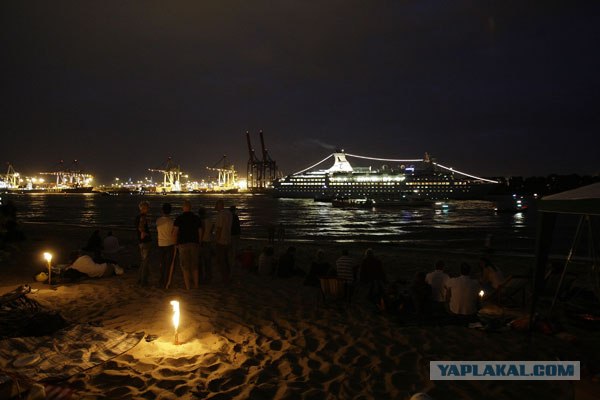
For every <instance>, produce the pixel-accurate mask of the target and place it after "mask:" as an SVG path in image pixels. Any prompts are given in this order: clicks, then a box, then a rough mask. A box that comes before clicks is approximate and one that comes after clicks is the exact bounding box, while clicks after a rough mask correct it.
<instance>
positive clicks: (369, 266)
mask: <svg viewBox="0 0 600 400" xmlns="http://www.w3.org/2000/svg"><path fill="white" fill-rule="evenodd" d="M386 282H387V279H386V276H385V271H384V270H383V265H382V263H381V260H379V259H378V258H377V257H375V254H374V253H373V249H367V251H365V258H364V259H363V261H362V264H361V266H360V283H361V284H363V285H368V287H369V291H368V294H367V298H368V299H369V300H370V301H375V302H376V301H378V299H379V298H381V296H382V295H383V292H384V287H385V283H386Z"/></svg>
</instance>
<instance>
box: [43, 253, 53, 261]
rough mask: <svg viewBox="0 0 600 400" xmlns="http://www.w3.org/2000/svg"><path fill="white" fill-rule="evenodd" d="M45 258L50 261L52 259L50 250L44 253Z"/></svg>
mask: <svg viewBox="0 0 600 400" xmlns="http://www.w3.org/2000/svg"><path fill="white" fill-rule="evenodd" d="M44 260H46V261H48V262H50V261H52V254H50V253H48V252H46V253H44Z"/></svg>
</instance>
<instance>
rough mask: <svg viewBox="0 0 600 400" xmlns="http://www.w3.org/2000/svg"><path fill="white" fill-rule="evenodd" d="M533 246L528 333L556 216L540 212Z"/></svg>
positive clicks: (542, 278)
mask: <svg viewBox="0 0 600 400" xmlns="http://www.w3.org/2000/svg"><path fill="white" fill-rule="evenodd" d="M539 214H540V215H539V220H538V227H537V239H536V244H535V270H534V271H533V272H534V273H533V294H532V296H531V311H530V314H529V332H530V333H531V332H532V331H533V320H534V316H535V309H536V306H537V301H538V298H539V295H540V293H541V291H542V287H543V286H544V275H545V272H546V264H547V262H548V252H549V249H550V246H551V244H552V236H553V235H552V233H553V231H554V226H555V225H556V214H554V213H547V212H540V213H539Z"/></svg>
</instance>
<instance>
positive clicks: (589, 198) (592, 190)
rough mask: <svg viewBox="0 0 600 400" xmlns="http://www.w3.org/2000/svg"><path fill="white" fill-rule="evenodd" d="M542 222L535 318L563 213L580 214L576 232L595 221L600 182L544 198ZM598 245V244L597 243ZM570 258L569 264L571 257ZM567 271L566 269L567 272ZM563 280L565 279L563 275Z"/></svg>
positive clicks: (540, 208)
mask: <svg viewBox="0 0 600 400" xmlns="http://www.w3.org/2000/svg"><path fill="white" fill-rule="evenodd" d="M538 212H539V213H540V215H539V217H540V218H539V221H538V227H537V241H536V249H535V256H536V259H535V263H536V264H535V280H534V292H533V299H532V304H531V317H532V318H533V315H534V312H535V307H536V303H537V299H538V297H539V295H540V292H541V290H542V287H543V284H544V276H545V272H546V264H547V262H548V253H549V251H550V248H551V245H552V236H553V233H554V229H555V225H556V217H557V215H559V214H573V215H579V218H580V222H579V226H578V228H577V232H576V233H575V237H576V239H577V236H578V234H579V231H580V228H581V226H582V223H583V221H584V220H585V221H588V223H590V224H591V220H592V216H598V215H600V183H594V184H591V185H587V186H582V187H580V188H577V189H573V190H567V191H566V192H561V193H556V194H553V195H550V196H546V197H544V198H543V199H542V200H540V201H539V203H538ZM593 245H594V246H595V245H596V244H595V243H594V244H593ZM570 256H571V255H570V254H569V258H568V259H567V263H568V262H569V259H570ZM565 271H566V268H565V269H564V271H563V275H564V272H565ZM561 281H562V278H561Z"/></svg>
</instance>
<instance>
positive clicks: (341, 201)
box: [331, 197, 375, 208]
mask: <svg viewBox="0 0 600 400" xmlns="http://www.w3.org/2000/svg"><path fill="white" fill-rule="evenodd" d="M331 205H332V206H333V207H336V208H372V207H374V206H375V201H373V200H372V199H349V198H346V197H341V198H337V199H333V200H332V202H331Z"/></svg>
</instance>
